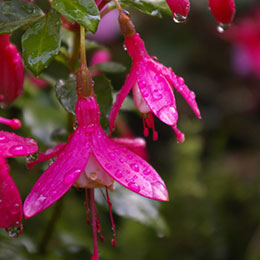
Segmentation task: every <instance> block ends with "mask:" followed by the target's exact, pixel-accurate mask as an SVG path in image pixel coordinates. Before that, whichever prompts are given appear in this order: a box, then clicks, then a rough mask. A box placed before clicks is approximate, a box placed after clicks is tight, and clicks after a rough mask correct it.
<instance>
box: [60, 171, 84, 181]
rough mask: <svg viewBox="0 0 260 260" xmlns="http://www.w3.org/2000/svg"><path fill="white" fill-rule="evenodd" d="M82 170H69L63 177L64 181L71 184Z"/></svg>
mask: <svg viewBox="0 0 260 260" xmlns="http://www.w3.org/2000/svg"><path fill="white" fill-rule="evenodd" d="M81 172H82V171H81V170H80V169H76V170H71V171H70V172H68V173H67V174H66V175H65V177H64V182H65V183H67V184H71V183H73V182H75V181H76V179H77V178H78V177H79V174H80V173H81Z"/></svg>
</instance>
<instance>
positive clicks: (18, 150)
mask: <svg viewBox="0 0 260 260" xmlns="http://www.w3.org/2000/svg"><path fill="white" fill-rule="evenodd" d="M26 152H27V149H26V147H25V146H23V145H14V146H12V147H11V148H10V149H9V153H11V154H12V155H15V156H20V155H24V154H26Z"/></svg>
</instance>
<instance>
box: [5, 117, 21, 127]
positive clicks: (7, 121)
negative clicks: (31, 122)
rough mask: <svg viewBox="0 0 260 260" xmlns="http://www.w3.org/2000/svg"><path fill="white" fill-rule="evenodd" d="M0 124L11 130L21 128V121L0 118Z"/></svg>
mask: <svg viewBox="0 0 260 260" xmlns="http://www.w3.org/2000/svg"><path fill="white" fill-rule="evenodd" d="M0 123H2V124H5V125H8V126H10V127H11V128H12V129H14V130H15V129H19V128H20V127H21V125H22V124H21V121H20V120H19V119H16V118H13V119H6V118H4V117H0Z"/></svg>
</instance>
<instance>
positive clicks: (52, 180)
mask: <svg viewBox="0 0 260 260" xmlns="http://www.w3.org/2000/svg"><path fill="white" fill-rule="evenodd" d="M88 143H89V135H88V134H86V132H85V130H84V129H83V128H80V127H79V128H78V129H77V130H76V131H75V132H74V134H73V136H72V138H71V140H70V142H69V143H68V144H67V145H66V147H65V149H64V150H63V151H62V152H61V153H60V154H59V155H58V158H57V159H56V161H55V162H54V163H52V164H51V166H50V167H49V168H48V169H47V170H46V171H45V172H44V173H43V174H42V175H41V177H40V178H39V180H38V181H37V182H36V184H35V185H34V186H33V188H32V190H31V192H30V194H29V195H28V197H27V198H26V200H25V202H24V215H25V218H31V217H33V216H34V215H36V214H38V213H40V212H41V211H43V210H44V209H46V208H48V207H49V206H51V205H52V204H53V203H54V202H55V201H57V200H58V199H59V198H60V197H62V196H63V195H64V193H66V192H67V191H68V190H69V188H70V187H71V186H72V185H73V184H74V182H75V181H76V180H77V179H78V178H79V176H80V174H81V173H82V172H83V171H84V169H85V167H86V164H87V161H88V158H89V155H90V146H89V145H88Z"/></svg>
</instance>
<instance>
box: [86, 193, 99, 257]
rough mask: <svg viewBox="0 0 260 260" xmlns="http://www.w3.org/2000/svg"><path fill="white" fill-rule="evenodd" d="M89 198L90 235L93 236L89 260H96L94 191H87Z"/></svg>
mask: <svg viewBox="0 0 260 260" xmlns="http://www.w3.org/2000/svg"><path fill="white" fill-rule="evenodd" d="M88 194H89V198H90V209H91V216H92V223H91V225H92V235H93V256H92V257H91V260H98V242H97V220H96V207H95V191H94V189H88Z"/></svg>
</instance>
